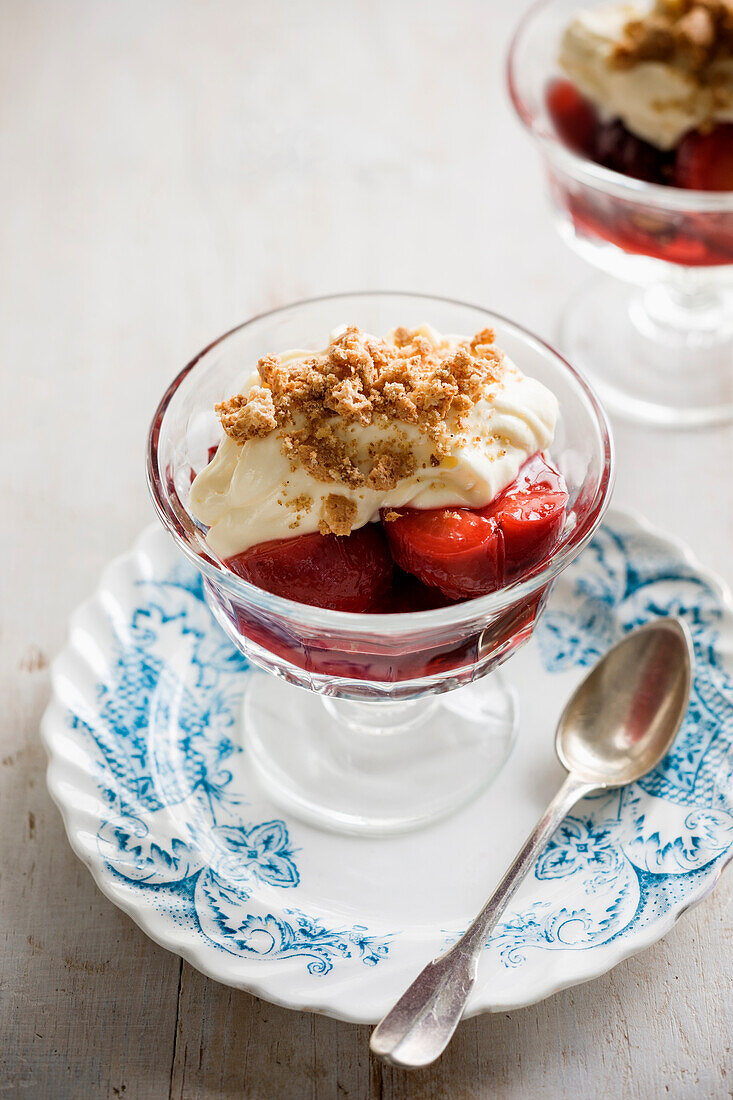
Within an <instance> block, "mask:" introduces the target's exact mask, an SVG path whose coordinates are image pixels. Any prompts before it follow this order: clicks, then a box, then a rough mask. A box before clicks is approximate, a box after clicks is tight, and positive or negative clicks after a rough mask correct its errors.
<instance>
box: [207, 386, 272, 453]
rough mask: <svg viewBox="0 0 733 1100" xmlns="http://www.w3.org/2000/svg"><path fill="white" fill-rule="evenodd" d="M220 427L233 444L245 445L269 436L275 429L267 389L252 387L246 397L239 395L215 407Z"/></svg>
mask: <svg viewBox="0 0 733 1100" xmlns="http://www.w3.org/2000/svg"><path fill="white" fill-rule="evenodd" d="M216 412H217V413H218V414H219V419H220V420H221V426H222V428H223V429H224V431H225V432H226V433H227V435H228V436H230V438H231V439H233V440H234V442H235V443H246V442H247V440H248V439H257V438H261V437H264V436H266V435H269V434H270V432H271V431H274V429H275V428H276V427H277V418H276V416H275V405H274V403H273V400H272V394H271V393H270V391H269V389H266V388H265V387H263V386H253V387H252V389H251V390H250V392H249V393H248V394H247V396H246V397H243V396H242V394H241V393H238V394H236V395H235V396H234V397H230V398H229V400H228V401H220V402H219V404H218V405H217V406H216Z"/></svg>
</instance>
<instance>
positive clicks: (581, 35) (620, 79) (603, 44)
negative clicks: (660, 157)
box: [559, 3, 733, 149]
mask: <svg viewBox="0 0 733 1100" xmlns="http://www.w3.org/2000/svg"><path fill="white" fill-rule="evenodd" d="M648 10H649V5H647V6H643V5H634V4H625V3H621V4H619V3H612V4H607V5H603V6H601V7H599V8H589V9H588V10H587V11H581V12H579V13H578V15H577V16H576V17H575V18H574V19H573V21H572V22H571V23H570V25H569V26H568V27H567V29H566V31H565V33H564V35H563V38H562V42H561V46H560V56H559V63H560V65H561V67H562V68H563V69H564V71H565V72H566V73H567V75H568V76H569V77H570V78H571V80H572V81H573V82H574V83H575V84H576V85H577V87H578V88H579V89H580V91H581V92H583V94H584V95H586V96H587V97H588V99H590V100H591V101H592V102H593V103H594V104H595V105H596V106H597V107H598V108H599V109H600V110H601V111H602V112H603V113H604V114H605V115H607V116H608V117H609V118H620V119H621V121H622V122H623V123H624V125H625V126H626V127H627V129H629V130H630V131H631V132H632V133H634V134H636V135H637V137H640V138H643V139H644V140H645V141H648V142H650V143H651V144H652V145H655V146H656V147H657V148H658V149H672V148H674V146H675V145H677V143H678V142H679V140H680V138H682V137H683V135H684V134H685V133H687V131H688V130H693V129H696V128H698V127H700V126H704V125H709V124H712V123H715V122H730V121H733V59H730V58H721V59H719V60H716V61H712V62H711V63H710V64H709V65H708V66H707V67H706V68H705V70H704V73H702V74H696V73H693V72H689V71H687V70H686V69H684V68H682V67H680V66H676V65H674V64H672V63H671V62H667V61H638V62H636V63H635V64H634V65H633V66H631V67H629V68H619V67H617V66H614V65H613V64H612V63H611V58H612V55H613V53H614V50H615V49H616V47H617V45H618V43H619V42H621V41H622V39H623V33H624V28H625V26H626V24H627V23H629V22H630V21H631V20H635V19H641V18H643V17H644V15H646V13H647V12H648Z"/></svg>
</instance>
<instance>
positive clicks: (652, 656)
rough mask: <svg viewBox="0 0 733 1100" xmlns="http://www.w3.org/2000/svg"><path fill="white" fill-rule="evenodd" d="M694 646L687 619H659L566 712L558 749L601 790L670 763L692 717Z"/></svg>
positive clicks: (607, 661) (596, 673)
mask: <svg viewBox="0 0 733 1100" xmlns="http://www.w3.org/2000/svg"><path fill="white" fill-rule="evenodd" d="M691 676H692V641H691V639H690V635H689V631H688V630H687V627H686V626H685V625H684V623H682V622H681V621H680V620H679V619H656V620H655V621H653V622H650V623H647V624H646V625H645V626H642V627H640V628H639V629H638V630H634V631H632V632H631V633H630V634H627V635H626V637H625V638H624V639H623V640H622V641H621V642H619V643H618V645H616V646H614V647H613V649H611V650H609V652H608V653H607V654H606V656H605V658H604V659H603V660H602V661H599V663H598V664H597V665H596V666H595V668H594V669H593V670H592V672H591V673H590V674H589V675H588V676H587V677H586V679H585V680H583V682H582V683H581V684H580V686H579V687H578V689H577V691H576V692H575V693H574V695H573V696H572V697H571V699H570V701H569V702H568V704H567V706H566V707H565V710H564V711H563V713H562V716H561V718H560V721H559V723H558V727H557V734H556V739H555V750H556V752H557V755H558V757H559V758H560V761H561V762H562V764H564V766H565V767H566V768H567V770H568V771H569V772H571V773H573V774H574V775H576V776H578V777H579V778H580V779H583V780H585V781H586V782H588V783H592V784H593V785H594V786H597V787H621V786H623V785H624V784H626V783H633V782H634V781H635V780H636V779H640V778H641V776H643V775H646V773H647V772H649V771H651V769H652V768H654V767H656V765H657V764H658V763H659V762H660V760H662V759H663V758H664V756H665V755H666V753H667V752H668V751H669V748H670V746H671V744H672V742H673V741H674V738H675V735H676V733H677V731H678V730H679V728H680V723H681V722H682V719H683V718H684V715H685V711H686V709H687V703H688V699H689V694H690V681H691Z"/></svg>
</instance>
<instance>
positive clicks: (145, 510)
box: [0, 0, 733, 1100]
mask: <svg viewBox="0 0 733 1100" xmlns="http://www.w3.org/2000/svg"><path fill="white" fill-rule="evenodd" d="M520 6H521V5H517V6H516V8H515V5H510V4H506V3H504V4H502V3H501V2H500V0H492V2H488V0H440V2H430V0H351V2H349V0H310V2H309V3H306V2H304V0H301V2H300V3H298V2H297V0H291V2H287V0H269V2H266V3H262V2H260V3H255V2H253V0H125V2H117V3H113V2H111V0H65V2H62V0H2V2H0V21H1V23H2V25H1V26H0V87H1V92H2V94H1V95H0V312H1V316H2V323H0V370H1V371H2V400H1V401H0V447H1V448H2V457H1V459H0V465H1V466H2V470H3V494H4V502H3V514H4V516H5V522H6V528H5V533H4V538H3V540H2V553H3V559H4V560H3V565H2V568H1V569H0V586H1V590H2V598H1V601H0V657H1V675H2V708H1V709H0V761H1V766H0V783H1V791H0V962H1V968H0V1032H1V1033H2V1034H1V1041H0V1095H1V1096H12V1097H15V1096H18V1097H23V1098H25V1097H32V1098H35V1097H40V1098H45V1097H51V1098H53V1100H57V1098H58V1100H64V1098H66V1097H74V1098H76V1097H80V1098H86V1097H107V1096H109V1097H124V1100H133V1098H137V1097H153V1098H158V1097H168V1096H172V1097H186V1098H193V1097H216V1096H226V1097H229V1096H232V1097H235V1096H247V1097H253V1098H254V1097H257V1098H273V1100H274V1098H283V1100H300V1098H301V1097H314V1098H317V1100H335V1098H337V1097H338V1098H347V1097H348V1098H349V1100H362V1098H366V1097H370V1098H376V1097H383V1098H387V1097H390V1098H392V1097H394V1098H399V1097H402V1098H405V1097H425V1098H434V1097H447V1098H450V1100H460V1098H463V1097H473V1098H479V1097H480V1098H484V1097H485V1098H489V1097H491V1098H494V1097H502V1098H504V1097H512V1098H514V1097H522V1098H525V1097H530V1098H531V1097H540V1096H542V1097H555V1096H561V1097H576V1096H577V1097H588V1098H591V1097H604V1098H614V1097H622V1096H623V1097H639V1098H642V1100H647V1098H649V1097H657V1096H670V1097H690V1098H692V1097H696V1098H697V1097H716V1098H717V1097H723V1096H729V1095H731V1091H730V1090H731V1087H732V1085H733V1060H732V1058H731V1051H730V1035H731V1026H730V1025H731V1006H730V989H731V984H730V983H731V954H730V932H731V912H730V899H731V885H732V882H731V881H730V880H729V881H727V882H723V883H722V885H721V887H720V888H719V889H718V891H717V892H716V893H715V894H714V895H713V897H711V898H710V899H709V900H707V901H706V902H704V903H703V904H702V905H701V906H700V907H699V908H698V909H697V910H695V911H694V912H693V913H692V914H690V915H689V916H688V917H687V918H686V919H684V920H683V921H682V922H681V923H680V924H679V925H678V926H677V928H676V929H675V930H674V931H673V932H672V933H671V934H670V935H669V936H668V937H667V938H666V940H665V941H664V942H662V943H660V944H658V945H657V946H656V947H655V948H653V949H652V950H650V951H648V952H647V953H646V954H644V955H642V956H640V957H637V958H635V959H632V960H630V961H628V962H626V963H623V964H622V965H621V966H619V967H617V969H616V970H614V971H613V972H612V973H610V974H607V975H606V976H605V977H602V978H600V979H598V980H597V981H595V982H592V983H590V984H588V985H586V986H583V987H579V988H576V989H573V990H569V991H567V992H565V993H561V994H558V995H557V996H555V997H553V998H551V999H550V1000H549V1001H546V1002H545V1003H543V1004H540V1005H537V1006H535V1007H532V1008H528V1009H525V1010H524V1011H521V1012H514V1013H512V1014H511V1015H504V1016H500V1017H488V1018H486V1017H485V1018H482V1019H478V1020H471V1021H469V1022H468V1023H466V1024H464V1025H463V1026H462V1027H461V1029H460V1031H459V1034H458V1037H457V1039H456V1041H455V1042H454V1044H453V1046H452V1047H451V1049H450V1051H449V1052H448V1054H447V1055H446V1057H445V1058H444V1059H443V1061H442V1062H441V1063H440V1064H439V1065H438V1066H437V1067H436V1068H433V1069H431V1070H429V1071H425V1072H423V1073H419V1074H416V1075H414V1076H411V1077H410V1076H407V1075H405V1074H403V1073H400V1072H398V1071H393V1070H388V1069H384V1068H382V1067H380V1066H379V1065H378V1064H376V1063H375V1062H373V1061H370V1058H369V1055H368V1052H367V1037H368V1029H365V1028H356V1027H352V1026H349V1025H346V1024H340V1023H337V1022H335V1021H332V1020H327V1019H322V1018H314V1017H310V1016H305V1015H300V1014H296V1013H292V1012H288V1011H286V1010H283V1009H279V1008H274V1007H272V1006H270V1005H268V1004H265V1003H263V1002H261V1001H257V1000H255V999H254V998H252V997H250V996H248V995H246V994H242V993H234V992H232V991H230V990H228V989H226V988H224V987H222V986H218V985H216V984H214V983H213V982H211V981H209V980H208V979H206V978H203V977H201V976H200V975H199V974H198V973H196V972H195V971H193V970H192V969H191V968H190V967H189V966H187V965H185V964H182V963H181V962H180V960H179V959H177V958H175V957H174V956H172V955H170V954H168V953H166V952H165V951H163V950H162V949H160V948H158V947H156V946H155V945H153V944H152V943H150V942H149V941H148V940H147V939H146V938H145V936H144V935H143V934H142V932H140V931H139V930H138V929H137V928H136V927H134V926H133V925H132V923H131V922H130V920H129V919H128V918H127V917H125V916H123V915H122V914H121V913H119V912H118V911H117V910H116V909H115V908H114V907H113V906H112V905H111V904H110V903H109V902H108V901H106V900H105V899H104V898H103V897H102V896H101V895H100V894H99V893H98V891H97V890H96V888H95V887H94V885H93V883H92V880H91V878H90V877H89V875H88V873H87V872H86V871H85V870H84V869H83V868H82V866H81V865H80V864H79V863H78V862H77V860H76V859H75V858H74V856H73V855H72V854H71V851H70V850H69V848H68V846H67V844H66V841H65V838H64V834H63V831H62V827H61V821H60V818H59V815H58V813H57V811H56V810H55V808H54V807H53V806H52V805H51V803H50V800H49V797H48V795H47V793H46V790H45V786H44V776H43V773H44V764H45V761H44V757H43V752H42V749H41V747H40V744H39V739H38V723H39V719H40V716H41V713H42V711H43V708H44V706H45V704H46V702H47V699H48V693H49V685H48V672H47V666H48V661H49V658H50V657H51V656H52V655H53V654H54V653H55V652H56V651H57V650H58V648H59V647H60V645H61V644H62V641H63V638H64V634H65V630H66V621H67V617H68V615H69V613H70V612H71V610H72V609H73V608H74V606H75V605H76V604H77V603H78V602H79V601H81V600H82V599H83V598H84V597H85V596H86V595H87V594H88V593H89V591H90V589H91V587H92V586H93V585H94V584H95V581H96V577H97V575H98V573H99V571H100V570H101V568H102V566H103V565H104V564H105V562H106V561H107V560H108V559H109V558H110V557H112V556H113V555H115V554H117V553H119V552H120V551H122V550H124V549H125V548H127V547H128V546H129V544H130V543H131V542H132V540H133V538H134V537H135V535H136V534H137V533H138V531H139V530H140V529H141V527H142V526H143V525H144V524H146V523H148V522H149V521H150V520H151V516H152V513H151V508H150V506H149V504H148V501H147V497H146V492H145V488H144V481H143V445H144V438H145V433H146V429H147V423H148V418H149V416H150V413H151V410H152V408H153V405H154V402H155V401H156V400H157V398H158V397H159V395H160V393H161V391H162V389H163V388H164V386H165V385H166V383H167V382H168V380H169V379H170V378H171V377H172V375H173V374H174V373H175V372H176V371H177V370H178V369H179V367H180V366H181V365H182V364H183V363H184V362H185V361H186V360H187V359H188V358H189V357H190V356H191V355H192V353H193V352H195V351H197V350H198V349H199V348H200V347H201V346H203V345H204V344H205V343H206V342H207V341H208V340H209V339H210V338H212V337H214V336H216V335H218V334H219V333H221V332H223V331H224V330H225V329H227V328H229V327H231V326H232V325H234V324H235V323H236V322H238V321H240V320H243V319H244V318H246V317H247V316H248V315H249V314H252V313H254V312H257V311H260V310H262V309H266V308H268V307H271V306H274V305H276V304H279V303H283V302H286V301H288V300H291V299H295V298H299V297H303V296H307V295H311V294H317V293H323V292H327V291H332V290H345V289H358V288H377V287H388V288H401V289H410V290H421V291H432V292H435V293H439V294H440V293H442V294H447V295H452V296H455V297H461V298H465V299H467V300H471V301H476V302H482V303H485V304H487V305H490V306H491V307H492V308H494V309H496V310H498V311H500V312H505V313H507V314H508V315H510V316H512V317H515V318H517V319H518V320H520V321H522V322H524V323H526V324H527V325H528V326H530V327H532V328H534V329H536V330H537V331H539V332H540V333H542V334H545V335H547V336H550V337H552V335H553V330H554V325H555V322H556V320H557V317H558V313H559V310H560V308H561V306H562V303H563V302H564V301H565V300H566V299H567V298H568V296H569V295H571V294H573V292H574V291H575V290H576V289H577V288H578V287H580V286H581V285H582V284H583V282H584V280H586V279H587V278H588V275H589V272H588V271H587V269H586V268H585V267H584V266H583V264H582V263H581V262H580V261H579V260H576V259H575V258H573V257H572V256H571V255H570V254H569V253H568V252H567V250H566V248H565V247H564V246H563V245H562V244H561V242H560V241H559V240H558V239H557V238H556V236H555V233H554V230H553V228H552V226H551V223H550V218H549V214H548V210H547V207H546V205H545V203H544V201H543V196H542V185H541V179H540V172H539V169H538V164H537V162H536V160H535V156H534V153H533V151H532V150H531V149H530V147H529V144H528V141H527V139H526V137H525V135H524V134H523V133H521V132H520V128H519V126H518V124H517V123H516V122H515V120H514V119H513V117H512V116H511V114H510V110H509V107H508V104H507V101H506V97H505V94H504V91H503V87H502V81H503V75H502V74H503V57H504V51H505V47H506V43H507V39H508V35H509V32H510V28H511V24H512V22H513V21H514V20H515V19H516V17H517V15H518V8H519V7H520ZM616 438H617V444H618V455H619V476H618V488H617V491H616V500H617V502H618V503H619V504H621V505H625V506H630V507H633V508H637V509H639V510H640V511H642V512H643V513H644V514H645V515H646V516H647V517H648V518H649V519H650V520H651V521H653V522H654V523H656V524H658V525H660V526H662V527H664V528H665V529H667V530H669V531H672V532H674V533H676V534H678V535H680V536H682V537H684V538H685V539H686V540H687V542H688V543H689V544H690V545H691V546H692V547H693V548H694V550H695V551H696V552H697V553H698V554H699V555H700V557H701V558H703V560H704V561H705V562H706V563H707V564H708V565H710V566H712V567H713V568H715V569H717V570H718V571H719V572H721V573H722V574H724V575H726V574H727V579H728V580H730V579H731V575H732V569H731V556H730V555H731V546H733V508H732V507H731V505H732V504H733V500H732V495H733V494H732V490H731V482H732V478H731V468H732V467H733V434H732V433H731V431H730V430H719V431H716V432H711V431H708V432H705V433H699V434H690V435H686V436H683V437H678V436H675V435H672V434H659V433H655V432H651V431H645V430H642V429H640V428H631V427H628V426H623V425H620V424H618V425H616ZM731 878H733V876H731Z"/></svg>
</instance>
